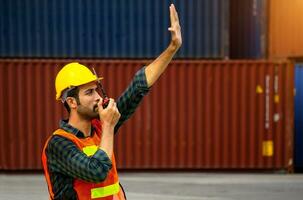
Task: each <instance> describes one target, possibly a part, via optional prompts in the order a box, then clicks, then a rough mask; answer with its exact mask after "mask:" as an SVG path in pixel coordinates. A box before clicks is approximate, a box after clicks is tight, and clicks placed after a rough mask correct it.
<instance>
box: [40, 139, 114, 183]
mask: <svg viewBox="0 0 303 200" xmlns="http://www.w3.org/2000/svg"><path fill="white" fill-rule="evenodd" d="M46 155H47V157H48V166H49V168H50V169H51V170H52V171H54V172H58V173H62V174H67V175H69V176H71V177H73V178H77V179H81V180H85V181H88V182H95V183H98V182H101V181H103V180H105V179H106V177H107V175H108V173H109V171H110V169H111V168H112V162H111V160H110V159H109V157H108V156H107V154H106V153H105V152H104V151H103V150H101V149H99V150H97V151H96V153H95V154H94V155H93V156H91V157H88V156H87V155H85V154H84V153H83V152H82V151H80V150H79V149H78V148H77V146H76V145H75V144H74V143H73V142H72V141H70V140H68V139H67V138H64V137H61V136H53V138H52V139H51V140H50V141H49V144H48V147H47V149H46Z"/></svg>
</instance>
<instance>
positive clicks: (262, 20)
mask: <svg viewBox="0 0 303 200" xmlns="http://www.w3.org/2000/svg"><path fill="white" fill-rule="evenodd" d="M267 4H268V1H264V0H244V1H243V0H230V58H231V59H261V58H266V56H267V52H266V51H267V31H268V30H267V29H268V28H267V27H268V13H267V6H268V5H267Z"/></svg>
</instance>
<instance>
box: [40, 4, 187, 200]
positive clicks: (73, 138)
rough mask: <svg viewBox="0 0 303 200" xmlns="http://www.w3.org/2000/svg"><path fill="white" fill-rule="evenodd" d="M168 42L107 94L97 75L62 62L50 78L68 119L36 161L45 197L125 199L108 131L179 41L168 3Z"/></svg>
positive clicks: (138, 98) (135, 103)
mask: <svg viewBox="0 0 303 200" xmlns="http://www.w3.org/2000/svg"><path fill="white" fill-rule="evenodd" d="M169 9H170V21H171V27H169V28H168V30H169V31H170V32H171V42H170V44H169V46H168V48H167V49H166V50H165V51H164V52H163V53H162V54H161V55H160V56H159V57H158V58H157V59H156V60H154V61H153V62H152V63H151V64H149V65H148V66H147V67H144V68H142V69H141V70H139V71H138V72H137V73H136V75H135V77H134V79H133V80H132V82H131V83H130V85H129V86H128V88H127V89H126V90H125V92H124V93H123V94H122V95H121V96H120V97H119V98H118V100H117V102H115V100H114V99H109V103H108V105H107V107H106V106H105V105H104V99H103V98H102V97H101V96H100V95H99V94H98V92H97V90H98V89H99V88H98V84H97V82H98V81H99V80H100V78H98V77H97V76H96V75H94V74H93V73H92V72H91V71H90V70H89V69H88V68H87V67H86V66H84V65H81V64H79V63H69V64H67V65H65V66H64V67H63V68H62V69H61V70H60V72H59V73H58V74H57V77H56V83H55V84H56V92H57V95H56V99H57V100H59V99H60V100H61V101H62V102H63V103H64V106H65V107H66V109H67V110H68V112H69V119H68V120H66V121H64V120H62V121H61V122H60V128H59V129H58V130H56V131H55V132H54V133H53V135H52V136H51V137H50V138H49V139H48V140H47V142H46V144H45V147H44V149H43V153H42V162H43V168H44V172H45V177H46V181H47V184H48V190H49V193H50V198H51V199H69V200H73V199H80V200H82V199H85V200H86V199H106V200H109V199H119V200H120V199H126V197H125V194H124V191H123V189H122V186H121V185H120V183H119V178H118V174H117V170H116V164H115V157H114V153H113V146H114V133H115V132H116V131H117V130H118V128H119V127H120V126H121V124H122V123H123V122H124V121H125V120H127V119H128V118H129V117H130V115H131V114H132V113H133V112H134V111H135V109H136V107H137V106H138V104H139V103H140V102H141V100H142V98H143V96H144V95H145V94H146V93H147V92H148V90H149V88H150V87H151V86H152V85H153V84H154V83H155V81H156V80H157V79H158V78H159V77H160V75H161V74H162V73H163V72H164V70H165V69H166V67H167V65H168V64H169V62H170V61H171V59H172V57H173V56H174V54H175V53H176V52H177V50H178V49H179V47H180V46H181V44H182V37H181V30H180V25H179V19H178V14H177V12H176V10H175V7H174V5H173V4H171V5H170V8H169Z"/></svg>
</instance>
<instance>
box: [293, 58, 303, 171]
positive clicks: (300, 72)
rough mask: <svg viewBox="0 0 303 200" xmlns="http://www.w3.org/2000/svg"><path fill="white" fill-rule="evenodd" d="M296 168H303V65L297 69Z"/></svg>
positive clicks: (298, 65) (299, 65)
mask: <svg viewBox="0 0 303 200" xmlns="http://www.w3.org/2000/svg"><path fill="white" fill-rule="evenodd" d="M295 87H296V96H295V163H294V164H295V168H303V63H299V64H296V69H295Z"/></svg>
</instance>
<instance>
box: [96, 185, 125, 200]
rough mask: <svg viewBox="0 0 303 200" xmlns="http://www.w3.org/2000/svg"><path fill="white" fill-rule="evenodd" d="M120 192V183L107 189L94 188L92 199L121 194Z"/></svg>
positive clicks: (106, 187)
mask: <svg viewBox="0 0 303 200" xmlns="http://www.w3.org/2000/svg"><path fill="white" fill-rule="evenodd" d="M119 190H120V185H119V182H117V183H115V184H113V185H108V186H105V187H99V188H93V189H91V198H92V199H96V198H102V197H107V196H111V195H115V194H118V193H119Z"/></svg>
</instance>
